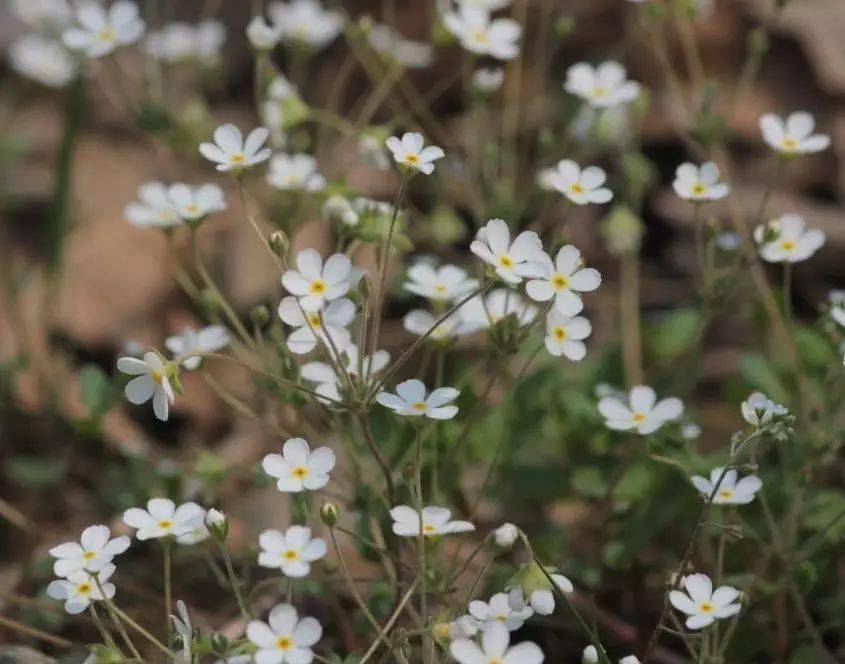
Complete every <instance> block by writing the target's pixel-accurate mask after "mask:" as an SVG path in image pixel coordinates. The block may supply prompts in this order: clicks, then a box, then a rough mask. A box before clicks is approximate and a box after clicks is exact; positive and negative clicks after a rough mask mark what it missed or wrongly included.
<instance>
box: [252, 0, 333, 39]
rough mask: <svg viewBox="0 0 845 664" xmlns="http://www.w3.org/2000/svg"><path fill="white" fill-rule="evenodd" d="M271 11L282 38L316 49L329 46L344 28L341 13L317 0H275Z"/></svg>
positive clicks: (270, 6) (270, 7) (270, 14)
mask: <svg viewBox="0 0 845 664" xmlns="http://www.w3.org/2000/svg"><path fill="white" fill-rule="evenodd" d="M267 13H268V14H269V16H270V18H271V19H272V21H273V23H274V25H275V26H276V28H277V29H278V30H279V36H280V38H281V40H282V41H284V42H291V43H294V44H302V45H305V46H308V47H310V48H315V49H320V48H324V47H326V46H328V45H329V44H330V43H331V42H332V41H334V39H335V38H336V37H337V36H338V35H339V34H340V31H341V29H342V28H343V19H342V18H341V16H340V14H338V13H337V12H334V11H328V10H326V9H323V7H322V5H321V4H320V3H319V2H317V0H290V2H271V3H270V5H269V6H268V7H267Z"/></svg>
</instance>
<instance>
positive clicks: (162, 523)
mask: <svg viewBox="0 0 845 664" xmlns="http://www.w3.org/2000/svg"><path fill="white" fill-rule="evenodd" d="M157 525H158V527H159V528H161V529H162V530H170V529H171V528H172V527H173V522H172V521H168V520H167V519H163V520H162V521H159V522H158V524H157Z"/></svg>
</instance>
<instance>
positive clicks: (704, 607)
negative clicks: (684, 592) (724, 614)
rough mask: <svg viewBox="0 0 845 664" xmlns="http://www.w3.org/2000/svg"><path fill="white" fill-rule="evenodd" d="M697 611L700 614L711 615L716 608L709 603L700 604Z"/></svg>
mask: <svg viewBox="0 0 845 664" xmlns="http://www.w3.org/2000/svg"><path fill="white" fill-rule="evenodd" d="M698 610H699V611H701V612H702V613H713V611H715V610H716V607H715V606H713V605H712V604H711V603H710V602H702V603H701V604H699V605H698Z"/></svg>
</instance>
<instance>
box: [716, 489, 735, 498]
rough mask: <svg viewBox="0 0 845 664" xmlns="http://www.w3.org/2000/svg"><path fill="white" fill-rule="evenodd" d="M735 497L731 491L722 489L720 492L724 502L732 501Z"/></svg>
mask: <svg viewBox="0 0 845 664" xmlns="http://www.w3.org/2000/svg"><path fill="white" fill-rule="evenodd" d="M733 497H734V492H733V491H731V490H730V489H722V490H721V491H720V492H719V498H723V499H724V500H730V499H731V498H733Z"/></svg>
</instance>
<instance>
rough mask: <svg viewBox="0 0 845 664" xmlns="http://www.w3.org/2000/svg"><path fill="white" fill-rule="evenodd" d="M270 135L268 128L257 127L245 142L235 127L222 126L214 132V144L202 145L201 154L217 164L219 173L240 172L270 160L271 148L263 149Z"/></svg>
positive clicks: (230, 125) (229, 125)
mask: <svg viewBox="0 0 845 664" xmlns="http://www.w3.org/2000/svg"><path fill="white" fill-rule="evenodd" d="M269 135H270V131H269V130H268V129H267V128H266V127H256V128H255V129H253V130H252V131H251V132H249V136H247V137H246V140H244V138H243V134H241V130H240V129H238V128H237V127H236V126H235V125H233V124H224V125H220V126H219V127H217V129H215V130H214V143H200V153H201V154H202V156H203V157H205V158H206V159H208V160H209V161H213V162H216V163H217V170H218V171H223V172H228V171H235V172H240V171H242V170H244V169H245V168H249V167H251V166H255V165H256V164H260V163H261V162H263V161H267V160H268V159H269V158H270V155H271V154H272V151H271V150H270V148H266V147H262V146H263V145H264V142H265V141H266V140H267V137H268V136H269Z"/></svg>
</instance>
